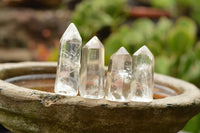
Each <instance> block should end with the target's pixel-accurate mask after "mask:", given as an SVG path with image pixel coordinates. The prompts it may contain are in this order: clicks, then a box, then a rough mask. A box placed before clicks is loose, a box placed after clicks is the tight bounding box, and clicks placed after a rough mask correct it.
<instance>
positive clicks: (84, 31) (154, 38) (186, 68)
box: [71, 0, 200, 133]
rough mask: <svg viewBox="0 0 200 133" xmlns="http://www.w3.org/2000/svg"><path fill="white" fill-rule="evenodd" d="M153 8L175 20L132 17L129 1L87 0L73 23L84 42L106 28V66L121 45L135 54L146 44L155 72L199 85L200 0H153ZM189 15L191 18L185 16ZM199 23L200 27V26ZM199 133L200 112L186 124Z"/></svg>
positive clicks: (75, 13) (77, 10) (77, 9)
mask: <svg viewBox="0 0 200 133" xmlns="http://www.w3.org/2000/svg"><path fill="white" fill-rule="evenodd" d="M150 4H151V5H152V6H153V7H157V8H162V9H165V10H168V11H170V13H171V14H172V16H173V19H168V18H160V19H159V20H156V21H155V20H154V21H153V20H151V19H148V18H140V19H134V20H133V21H132V20H131V21H130V19H129V17H128V14H127V12H126V11H127V8H126V9H124V8H125V7H127V6H126V0H115V2H113V1H107V0H86V1H83V2H82V3H81V4H79V5H78V7H77V8H76V10H75V12H74V14H73V17H72V20H71V21H72V22H74V23H75V24H76V25H77V27H78V29H79V31H80V33H81V36H82V37H83V42H84V44H85V43H86V41H88V40H89V39H90V38H91V37H92V36H94V35H96V34H97V33H98V32H99V31H101V30H102V29H103V28H104V27H109V28H110V31H111V34H110V35H109V36H108V37H107V38H104V40H103V44H104V46H105V51H106V52H105V54H106V65H107V64H108V62H109V58H110V56H111V55H112V54H113V53H114V52H116V51H117V49H119V48H120V47H121V46H124V47H125V48H126V49H127V50H128V51H129V53H130V54H133V53H134V52H135V51H136V50H138V49H139V48H140V47H141V46H142V45H147V47H149V49H150V50H151V51H152V53H153V54H154V56H155V72H158V73H162V74H166V75H171V76H174V77H177V78H180V79H183V80H187V81H189V82H192V83H194V84H196V85H197V86H198V87H200V82H199V81H200V80H199V79H200V41H198V39H199V38H197V31H198V29H197V27H198V26H200V0H150ZM185 16H188V17H185ZM197 25H198V26H197ZM185 130H186V131H190V132H193V133H198V132H199V130H200V115H198V116H196V117H194V118H193V119H192V120H191V121H190V122H189V123H188V124H187V125H186V127H185Z"/></svg>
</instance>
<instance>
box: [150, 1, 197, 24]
mask: <svg viewBox="0 0 200 133" xmlns="http://www.w3.org/2000/svg"><path fill="white" fill-rule="evenodd" d="M150 3H151V5H152V6H153V7H156V8H161V9H165V10H168V11H170V12H171V14H172V15H173V16H174V17H178V16H182V15H188V16H190V17H191V18H193V19H194V20H195V21H196V22H197V24H198V25H199V26H200V0H151V1H150Z"/></svg>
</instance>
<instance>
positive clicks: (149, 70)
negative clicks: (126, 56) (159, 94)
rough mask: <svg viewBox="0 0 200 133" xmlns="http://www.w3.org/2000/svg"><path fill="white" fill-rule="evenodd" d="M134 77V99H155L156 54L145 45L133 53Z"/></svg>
mask: <svg viewBox="0 0 200 133" xmlns="http://www.w3.org/2000/svg"><path fill="white" fill-rule="evenodd" d="M132 70H133V75H132V77H133V79H132V82H131V94H132V96H131V97H132V98H131V100H132V101H139V102H149V101H152V100H153V84H154V83H153V82H154V56H153V54H152V53H151V52H150V50H149V49H148V48H147V47H146V46H143V47H141V48H140V49H139V50H138V51H136V52H135V53H134V54H133V67H132Z"/></svg>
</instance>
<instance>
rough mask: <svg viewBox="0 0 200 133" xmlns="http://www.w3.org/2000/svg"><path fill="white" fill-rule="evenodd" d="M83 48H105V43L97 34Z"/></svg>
mask: <svg viewBox="0 0 200 133" xmlns="http://www.w3.org/2000/svg"><path fill="white" fill-rule="evenodd" d="M83 48H90V49H91V48H94V49H95V48H104V46H103V44H102V43H101V41H100V40H99V39H98V37H97V36H94V37H93V38H92V39H90V40H89V41H88V42H87V43H86V45H85V46H84V47H83Z"/></svg>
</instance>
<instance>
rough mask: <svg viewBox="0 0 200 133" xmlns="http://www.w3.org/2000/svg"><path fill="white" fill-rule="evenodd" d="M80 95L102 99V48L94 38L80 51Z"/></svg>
mask: <svg viewBox="0 0 200 133" xmlns="http://www.w3.org/2000/svg"><path fill="white" fill-rule="evenodd" d="M79 91H80V95H81V96H82V97H85V98H94V99H99V98H103V97H104V46H103V45H102V43H101V42H100V41H99V39H98V38H97V37H96V36H95V37H93V38H92V39H91V40H90V41H89V42H88V43H87V44H86V45H85V46H84V47H83V49H82V60H81V76H80V86H79Z"/></svg>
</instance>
